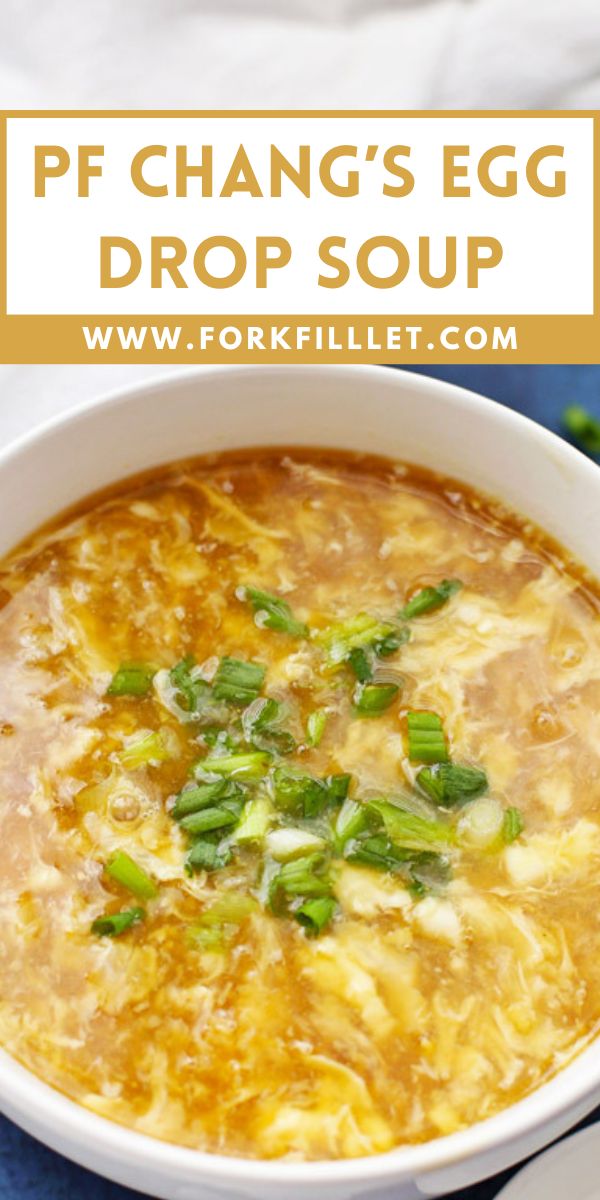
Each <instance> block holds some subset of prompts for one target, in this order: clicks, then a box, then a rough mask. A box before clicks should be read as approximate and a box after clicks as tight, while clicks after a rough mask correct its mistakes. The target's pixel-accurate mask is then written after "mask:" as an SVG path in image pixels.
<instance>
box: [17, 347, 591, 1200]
mask: <svg viewBox="0 0 600 1200" xmlns="http://www.w3.org/2000/svg"><path fill="white" fill-rule="evenodd" d="M253 445H256V446H261V445H278V446H279V445H314V446H332V447H337V448H345V449H354V450H362V451H366V452H372V453H379V454H387V455H390V456H392V457H395V458H398V459H405V460H408V461H412V462H415V463H418V464H420V465H423V466H426V467H430V468H434V469H436V470H439V471H442V472H445V473H447V474H449V475H451V476H454V477H455V478H457V479H460V480H463V481H465V482H467V483H469V484H471V485H473V486H474V487H477V488H480V489H482V490H484V491H485V492H487V493H488V494H491V495H493V496H497V497H498V498H500V499H502V500H503V501H504V502H505V503H507V504H508V505H509V506H511V507H512V508H514V509H516V510H517V511H519V512H522V513H525V514H527V515H528V516H529V517H530V518H531V519H532V520H534V521H535V522H536V523H538V524H540V525H541V526H542V527H543V528H545V529H546V530H547V531H548V532H549V533H551V534H552V535H553V536H554V537H555V538H557V539H558V540H559V541H560V542H562V543H563V544H564V545H565V546H566V547H567V548H568V549H569V550H570V551H571V552H572V553H573V554H574V555H575V556H577V557H578V558H579V559H581V560H582V561H583V562H584V563H585V564H586V565H587V566H588V567H589V568H590V569H591V570H592V572H594V573H596V574H597V575H599V576H600V538H598V535H597V530H598V528H599V518H600V471H598V469H597V467H595V466H594V465H593V464H591V463H589V462H588V461H587V460H585V459H584V458H583V457H582V456H581V455H580V454H578V453H577V452H576V451H574V450H573V449H572V448H570V447H569V446H567V445H565V444H564V443H562V442H561V441H560V440H559V439H558V438H556V437H554V436H553V435H551V434H549V433H548V432H547V431H545V430H543V429H542V428H540V427H539V426H537V425H535V424H533V423H532V422H530V421H527V420H525V419H524V418H522V417H520V416H518V415H516V414H514V413H512V412H510V411H508V410H506V409H502V408H501V407H500V406H498V405H495V404H493V403H492V402H491V401H484V400H482V399H481V398H480V397H476V396H473V395H471V394H470V393H468V392H464V391H461V390H460V389H456V388H452V387H450V386H448V385H445V384H440V383H437V382H434V381H432V380H428V379H426V378H423V377H420V376H414V375H410V374H407V373H405V372H400V371H395V370H388V369H384V368H369V367H359V368H352V367H340V368H337V367H336V368H334V367H327V368H325V369H322V368H319V367H293V368H267V369H260V368H254V369H252V368H239V369H237V368H236V369H233V368H229V369H226V370H215V371H210V372H208V371H207V372H203V373H200V374H196V375H194V374H190V375H184V376H182V375H179V376H176V377H175V378H174V379H173V380H165V379H162V380H161V381H160V382H159V383H157V384H155V385H153V386H151V387H142V388H139V389H132V390H130V391H128V392H124V393H120V394H119V395H115V396H112V397H108V398H107V399H105V400H104V401H102V402H100V403H94V404H93V405H91V406H87V407H86V408H84V409H81V410H80V411H79V412H77V413H75V414H68V415H67V416H66V417H63V418H61V419H59V420H58V421H56V422H53V423H51V424H50V425H49V426H47V427H45V428H44V429H43V430H42V431H41V432H38V433H34V434H32V435H28V436H27V437H25V438H23V439H21V441H20V442H18V443H16V444H15V445H14V446H12V447H9V448H8V449H7V450H6V451H4V452H3V453H2V454H1V455H0V493H1V495H2V501H3V503H2V512H3V518H2V526H1V529H0V552H5V551H6V550H8V549H9V548H11V547H12V546H14V545H15V543H17V542H18V541H19V540H20V539H21V538H22V537H23V536H25V535H26V534H27V533H29V532H30V531H31V530H33V529H35V528H36V527H37V526H39V525H40V524H42V523H43V522H45V521H46V520H48V519H49V518H50V517H51V516H53V515H55V514H56V513H59V512H60V511H61V510H63V509H64V508H66V507H67V506H69V505H70V504H72V503H74V502H75V501H77V500H79V499H81V498H82V497H84V496H86V495H87V494H89V493H90V492H93V491H95V490H97V489H99V488H102V487H104V486H106V485H108V484H110V483H112V482H114V481H116V480H118V479H121V478H124V477H125V476H127V475H131V474H133V473H135V472H138V471H141V470H143V469H145V468H147V467H151V466H155V465H157V464H160V463H165V462H168V461H170V460H173V459H178V458H183V457H189V456H193V455H197V454H203V453H207V452H210V451H217V450H222V449H227V448H238V447H244V446H253ZM599 1094H600V1043H596V1044H594V1045H593V1046H591V1047H590V1049H588V1050H587V1051H585V1052H584V1054H583V1055H581V1056H580V1057H579V1058H578V1059H577V1060H576V1061H575V1062H574V1063H573V1064H572V1065H571V1066H569V1067H567V1068H566V1069H565V1070H564V1071H563V1072H562V1073H561V1075H560V1076H559V1077H558V1078H556V1079H554V1080H552V1081H550V1082H549V1083H548V1084H546V1085H544V1086H543V1087H542V1088H540V1089H538V1091H537V1092H535V1093H533V1094H532V1095H531V1096H529V1097H527V1098H526V1099H524V1100H522V1101H520V1102H519V1103H518V1104H517V1105H514V1106H512V1108H510V1109H507V1110H506V1111H505V1112H503V1113H500V1114H499V1115H498V1116H496V1117H493V1118H491V1119H490V1120H488V1121H485V1122H482V1123H481V1124H480V1125H476V1126H474V1127H472V1128H471V1129H469V1130H466V1131H464V1132H462V1133H458V1134H453V1135H451V1136H450V1137H446V1138H440V1139H438V1140H436V1141H435V1142H431V1143H428V1144H427V1145H424V1146H412V1147H408V1148H404V1149H399V1150H396V1151H393V1152H392V1153H390V1154H387V1155H382V1156H379V1157H377V1158H371V1159H361V1160H357V1161H353V1162H344V1163H308V1164H292V1163H281V1162H275V1163H261V1162H244V1161H241V1160H235V1159H225V1158H221V1157H219V1156H211V1155H206V1154H202V1153H196V1152H194V1151H190V1150H185V1149H180V1148H178V1147H175V1146H169V1145H165V1144H163V1143H160V1142H156V1141H152V1140H151V1139H149V1138H147V1137H144V1136H143V1135H140V1134H135V1133H132V1132H131V1131H129V1130H125V1129H122V1128H120V1127H118V1126H116V1125H113V1124H111V1123H110V1122H108V1121H105V1120H103V1119H102V1118H99V1117H96V1116H94V1115H93V1114H91V1113H88V1112H86V1111H84V1110H83V1109H81V1108H79V1107H78V1106H76V1105H74V1104H72V1103H71V1102H70V1101H68V1100H66V1099H65V1098H64V1097H62V1096H59V1095H57V1093H55V1092H53V1091H52V1090H51V1089H50V1088H48V1087H46V1086H45V1085H44V1084H42V1083H41V1082H39V1081H38V1080H36V1079H35V1078H34V1077H33V1076H32V1075H30V1074H29V1073H28V1072H27V1071H24V1070H23V1069H22V1068H21V1067H19V1066H18V1065H17V1064H16V1063H14V1062H13V1061H12V1060H11V1059H10V1058H9V1057H8V1056H7V1055H0V1106H1V1107H3V1108H4V1109H5V1111H6V1112H7V1113H8V1114H9V1115H11V1116H12V1117H13V1118H14V1119H15V1120H17V1121H18V1122H19V1123H20V1124H22V1125H23V1126H24V1127H25V1128H26V1129H28V1130H29V1131H30V1132H32V1133H34V1134H35V1135H36V1136H38V1137H40V1138H41V1139H42V1140H44V1141H46V1142H47V1143H48V1144H51V1145H53V1146H55V1147H56V1148H57V1149H59V1150H61V1151H62V1152H63V1153H65V1154H67V1155H68V1156H70V1157H72V1158H74V1159H76V1160H77V1161H79V1162H82V1163H83V1164H84V1165H88V1166H90V1167H91V1168H92V1169H95V1170H98V1171H101V1172H103V1173H105V1174H107V1175H109V1176H110V1177H111V1178H114V1179H118V1180H119V1181H121V1182H123V1183H126V1184H128V1185H129V1186H132V1187H137V1188H140V1189H143V1190H146V1191H148V1192H150V1193H151V1194H152V1195H160V1196H165V1197H168V1198H169V1200H201V1198H202V1197H204V1198H205V1200H216V1198H217V1197H221V1198H224V1197H233V1196H234V1195H236V1196H238V1197H239V1196H252V1197H257V1198H258V1197H261V1198H262V1197H266V1196H272V1197H273V1198H275V1197H281V1196H282V1195H283V1194H284V1192H285V1195H286V1197H290V1198H292V1200H293V1198H294V1197H297V1198H298V1200H309V1196H310V1194H311V1192H312V1191H313V1189H314V1187H315V1185H318V1187H319V1191H320V1194H321V1195H322V1196H331V1197H339V1198H340V1200H345V1198H346V1197H349V1196H351V1195H356V1196H358V1195H362V1194H366V1193H367V1192H368V1193H369V1194H371V1195H373V1197H375V1196H378V1197H379V1196H381V1197H383V1196H384V1194H387V1193H386V1192H385V1190H384V1189H385V1188H386V1187H389V1186H390V1184H391V1183H394V1185H395V1186H394V1192H393V1194H394V1196H395V1197H396V1200H400V1198H401V1197H404V1196H409V1195H410V1196H414V1195H417V1194H425V1195H441V1194H443V1193H444V1192H446V1191H449V1190H452V1189H454V1188H458V1187H464V1186H466V1185H467V1184H469V1183H471V1182H473V1181H474V1180H476V1179H480V1178H483V1177H484V1176H485V1175H488V1174H491V1173H493V1172H495V1171H497V1170H500V1169H501V1168H502V1167H504V1166H506V1165H508V1164H509V1163H511V1162H515V1161H517V1160H518V1159H519V1158H521V1157H523V1156H524V1155H525V1154H528V1153H531V1152H532V1151H533V1150H534V1149H537V1148H539V1147H540V1146H541V1145H543V1144H545V1143H546V1142H548V1141H549V1140H551V1138H552V1137H554V1136H556V1135H557V1134H558V1133H560V1132H562V1131H563V1130H564V1129H566V1128H568V1127H569V1125H571V1124H573V1123H574V1121H575V1120H577V1119H578V1117H579V1116H581V1115H583V1114H584V1113H585V1112H587V1111H589V1110H590V1109H591V1108H592V1107H593V1106H594V1103H595V1102H596V1098H597V1097H598V1095H599ZM400 1184H401V1187H400V1190H398V1186H399V1185H400Z"/></svg>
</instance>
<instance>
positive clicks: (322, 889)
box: [269, 853, 331, 908]
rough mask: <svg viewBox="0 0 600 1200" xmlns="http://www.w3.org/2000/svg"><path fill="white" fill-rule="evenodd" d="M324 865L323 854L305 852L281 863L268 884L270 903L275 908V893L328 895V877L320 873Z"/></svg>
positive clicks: (329, 889) (306, 895)
mask: <svg viewBox="0 0 600 1200" xmlns="http://www.w3.org/2000/svg"><path fill="white" fill-rule="evenodd" d="M324 866H325V857H324V855H323V854H320V853H315V854H307V855H304V856H303V857H302V858H294V859H292V860H291V861H290V862H286V863H284V864H283V866H282V867H281V869H280V870H279V871H278V872H277V875H275V877H274V878H273V880H272V881H271V885H270V889H269V892H270V898H271V903H272V905H274V906H275V908H277V893H279V892H282V891H283V892H285V894H286V895H287V896H305V897H309V896H328V895H329V893H330V891H331V888H330V884H329V880H328V878H327V877H326V876H325V875H323V874H322V871H323V868H324Z"/></svg>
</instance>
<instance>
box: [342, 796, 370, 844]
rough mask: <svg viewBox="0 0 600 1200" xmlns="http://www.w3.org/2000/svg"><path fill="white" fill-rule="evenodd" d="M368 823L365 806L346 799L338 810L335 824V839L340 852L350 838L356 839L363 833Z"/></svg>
mask: <svg viewBox="0 0 600 1200" xmlns="http://www.w3.org/2000/svg"><path fill="white" fill-rule="evenodd" d="M368 821H369V812H368V809H367V807H366V805H365V804H361V803H360V802H359V801H358V800H351V799H350V797H347V799H346V800H344V803H343V804H342V807H341V808H340V811H339V813H338V816H337V820H336V823H335V839H336V844H337V846H338V848H339V849H340V850H343V848H344V846H345V845H346V842H349V841H350V839H351V838H357V837H358V836H359V834H361V833H363V831H364V830H365V829H366V827H367V824H368Z"/></svg>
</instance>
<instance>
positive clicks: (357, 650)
mask: <svg viewBox="0 0 600 1200" xmlns="http://www.w3.org/2000/svg"><path fill="white" fill-rule="evenodd" d="M372 660H373V655H370V654H369V653H368V652H367V651H366V650H365V649H364V647H363V646H355V647H354V650H351V651H350V653H349V655H348V660H347V661H348V666H349V667H351V669H352V670H353V671H354V674H355V675H356V678H357V679H358V682H359V683H368V681H369V680H370V679H372V678H373V661H372Z"/></svg>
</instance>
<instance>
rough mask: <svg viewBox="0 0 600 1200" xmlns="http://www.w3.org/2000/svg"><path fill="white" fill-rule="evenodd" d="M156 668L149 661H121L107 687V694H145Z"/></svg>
mask: <svg viewBox="0 0 600 1200" xmlns="http://www.w3.org/2000/svg"><path fill="white" fill-rule="evenodd" d="M156 671H157V668H156V667H151V666H150V664H149V663H135V662H126V663H121V666H120V667H119V669H118V671H115V674H114V675H113V677H112V680H111V682H110V684H109V686H108V688H107V691H106V695H107V696H147V694H148V692H149V691H150V688H151V686H152V680H153V679H154V676H155V675H156Z"/></svg>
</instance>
